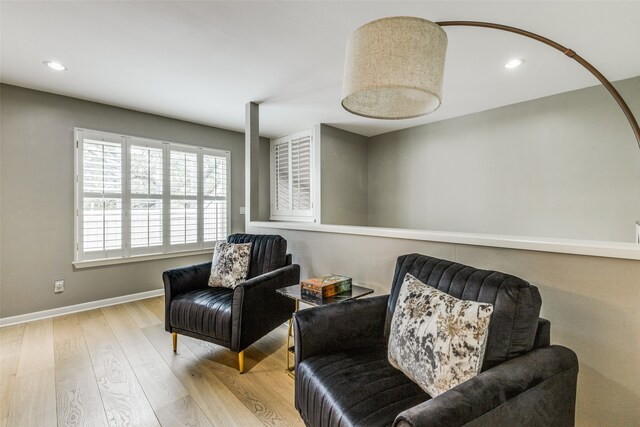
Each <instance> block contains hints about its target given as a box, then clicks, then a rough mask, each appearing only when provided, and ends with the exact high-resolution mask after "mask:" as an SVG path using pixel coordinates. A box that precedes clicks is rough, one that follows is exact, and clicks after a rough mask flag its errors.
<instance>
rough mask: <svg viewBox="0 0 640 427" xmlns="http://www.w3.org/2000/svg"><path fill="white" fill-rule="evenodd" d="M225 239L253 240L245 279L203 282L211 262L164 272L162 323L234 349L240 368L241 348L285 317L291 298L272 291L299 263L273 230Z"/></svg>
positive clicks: (296, 278)
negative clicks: (214, 283) (233, 282)
mask: <svg viewBox="0 0 640 427" xmlns="http://www.w3.org/2000/svg"><path fill="white" fill-rule="evenodd" d="M227 242H229V243H249V242H251V243H253V246H252V248H251V260H250V262H249V272H248V275H247V280H246V281H244V282H243V283H241V284H239V285H238V286H237V287H236V288H235V289H233V290H232V289H229V288H222V287H215V288H214V287H209V286H208V282H209V275H210V273H211V263H210V262H208V263H205V264H199V265H192V266H189V267H184V268H176V269H173V270H169V271H165V272H164V273H163V274H162V279H163V281H164V298H165V320H164V328H165V330H166V331H167V332H171V333H172V335H173V351H176V349H177V338H178V337H177V334H181V335H187V336H190V337H193V338H198V339H201V340H205V341H209V342H212V343H214V344H218V345H221V346H224V347H227V348H229V349H231V350H232V351H235V352H238V367H239V370H240V373H242V372H243V371H244V350H245V349H246V348H247V347H249V346H250V345H251V344H253V343H254V342H256V341H257V340H259V339H260V338H262V337H263V336H265V335H266V334H268V333H269V332H271V331H272V330H273V329H274V328H276V327H277V326H278V325H281V324H283V323H284V322H285V321H286V320H288V319H289V318H291V314H292V313H293V312H294V310H295V302H294V301H293V300H292V299H289V298H286V297H284V296H282V295H278V294H276V292H275V290H276V289H278V288H281V287H283V286H290V285H295V284H296V283H299V282H300V266H299V265H297V264H293V265H292V264H291V254H287V241H286V240H285V239H283V238H282V237H281V236H276V235H256V234H232V235H230V236H229V237H228V238H227Z"/></svg>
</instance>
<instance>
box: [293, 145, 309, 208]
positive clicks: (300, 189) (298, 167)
mask: <svg viewBox="0 0 640 427" xmlns="http://www.w3.org/2000/svg"><path fill="white" fill-rule="evenodd" d="M291 204H292V206H291V208H292V210H293V215H305V214H306V213H307V212H309V210H310V209H311V134H309V133H306V132H305V133H302V134H295V135H293V136H292V137H291Z"/></svg>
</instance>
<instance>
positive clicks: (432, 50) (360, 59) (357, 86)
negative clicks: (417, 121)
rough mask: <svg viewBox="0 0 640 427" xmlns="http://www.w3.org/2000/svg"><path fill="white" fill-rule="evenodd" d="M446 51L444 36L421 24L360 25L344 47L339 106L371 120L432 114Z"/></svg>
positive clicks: (396, 20)
mask: <svg viewBox="0 0 640 427" xmlns="http://www.w3.org/2000/svg"><path fill="white" fill-rule="evenodd" d="M446 50H447V34H446V33H445V32H444V30H443V29H442V28H440V26H439V25H437V24H436V23H434V22H431V21H428V20H426V19H421V18H414V17H408V16H398V17H390V18H383V19H379V20H377V21H372V22H369V23H368V24H365V25H363V26H362V27H360V28H358V29H357V30H356V31H355V32H354V33H353V34H352V35H351V37H350V38H349V41H348V42H347V53H346V58H345V65H344V83H343V90H342V106H343V107H344V108H345V109H346V110H347V111H349V112H351V113H353V114H357V115H359V116H364V117H370V118H376V119H408V118H412V117H419V116H423V115H425V114H429V113H431V112H433V111H435V110H436V109H437V108H438V107H439V106H440V103H441V100H442V96H441V94H442V76H443V74H444V59H445V55H446Z"/></svg>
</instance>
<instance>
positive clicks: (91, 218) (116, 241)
mask: <svg viewBox="0 0 640 427" xmlns="http://www.w3.org/2000/svg"><path fill="white" fill-rule="evenodd" d="M77 143H78V152H79V156H78V157H79V158H78V162H79V163H80V164H81V166H82V169H81V170H82V175H81V176H78V185H79V192H78V193H79V194H78V196H79V199H80V200H78V202H79V203H78V212H77V215H78V223H79V224H80V230H79V233H78V236H79V239H78V248H77V249H78V253H79V254H80V256H81V257H82V259H98V258H113V257H118V256H122V255H123V254H124V245H123V223H124V209H123V199H122V194H123V186H124V185H123V184H124V175H123V156H124V155H125V153H124V150H123V147H124V141H123V139H122V138H120V137H113V138H107V137H104V136H103V135H99V134H92V133H91V132H80V133H79V134H78V139H77Z"/></svg>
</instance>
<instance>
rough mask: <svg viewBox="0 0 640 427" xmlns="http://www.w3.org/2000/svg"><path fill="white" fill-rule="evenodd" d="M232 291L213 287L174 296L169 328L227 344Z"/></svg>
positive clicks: (229, 336) (229, 329) (229, 331)
mask: <svg viewBox="0 0 640 427" xmlns="http://www.w3.org/2000/svg"><path fill="white" fill-rule="evenodd" d="M232 300H233V290H231V289H229V288H222V287H215V288H207V289H201V290H197V291H192V292H187V293H184V294H182V295H178V296H177V297H176V298H175V299H174V300H173V301H172V302H171V311H170V315H169V317H170V319H169V321H170V322H171V327H172V328H176V329H182V330H183V331H189V332H192V333H195V334H200V335H205V336H207V337H211V338H215V339H217V340H220V341H225V342H230V341H231V302H232Z"/></svg>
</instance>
